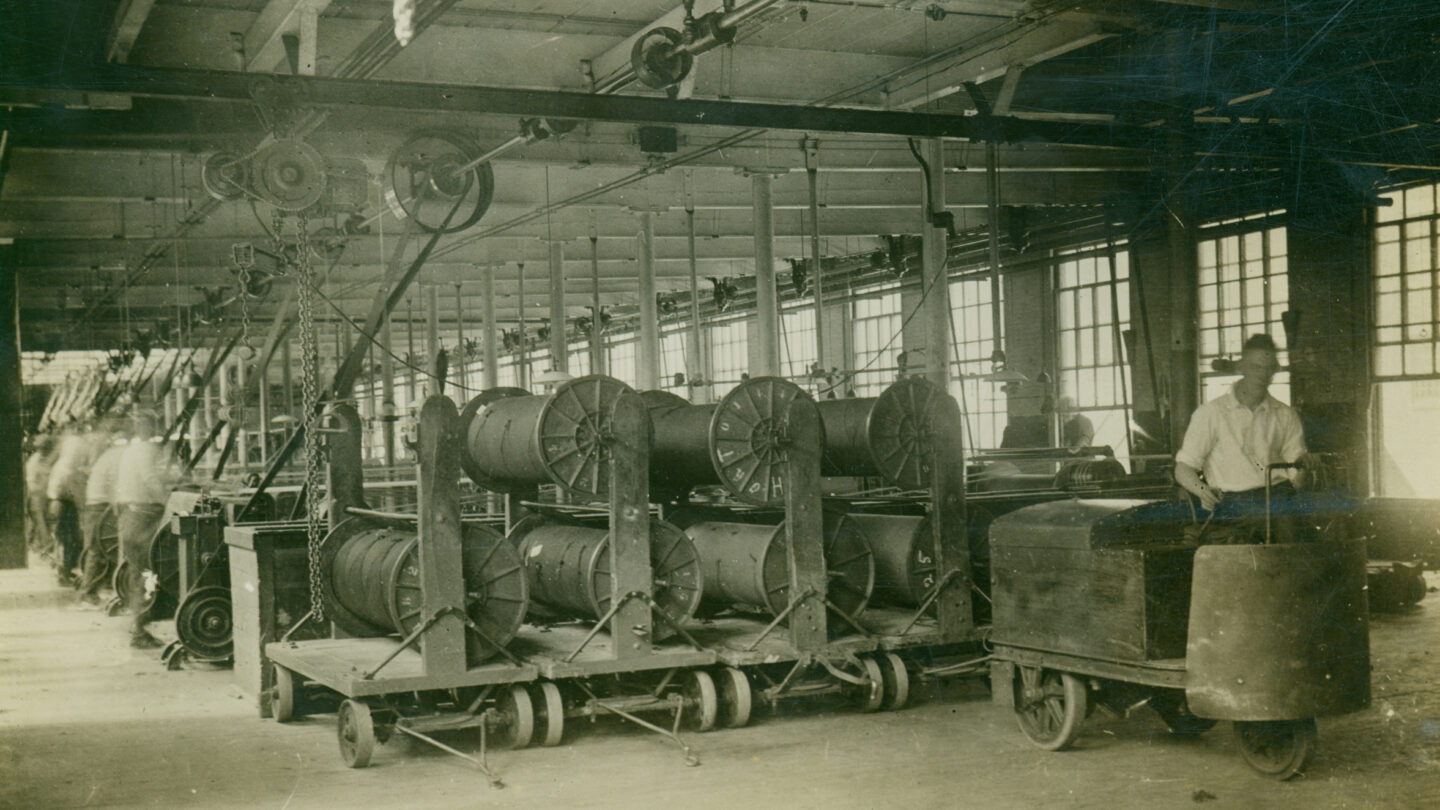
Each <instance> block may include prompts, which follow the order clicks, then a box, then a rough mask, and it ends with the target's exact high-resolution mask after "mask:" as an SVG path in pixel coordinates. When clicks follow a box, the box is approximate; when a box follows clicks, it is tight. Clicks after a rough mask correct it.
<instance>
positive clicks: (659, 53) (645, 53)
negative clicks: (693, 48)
mask: <svg viewBox="0 0 1440 810" xmlns="http://www.w3.org/2000/svg"><path fill="white" fill-rule="evenodd" d="M684 41H685V35H684V34H681V33H680V32H679V31H676V30H675V29H674V28H666V27H664V26H661V27H659V28H652V29H650V30H649V31H646V32H645V33H643V34H641V35H640V37H639V39H636V40H635V45H634V47H632V48H631V49H630V67H632V68H634V70H635V78H637V79H639V80H640V81H641V82H643V83H644V84H646V85H648V86H650V87H653V88H655V89H657V90H664V89H665V88H667V87H670V86H671V85H674V84H678V83H679V82H680V81H681V80H682V79H684V78H685V77H686V76H687V75H688V74H689V73H690V68H691V67H692V66H694V64H695V57H694V56H692V55H691V54H690V53H688V52H686V51H683V50H680V46H681V45H682V44H683V43H684Z"/></svg>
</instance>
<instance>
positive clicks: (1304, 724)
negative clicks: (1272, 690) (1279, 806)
mask: <svg viewBox="0 0 1440 810" xmlns="http://www.w3.org/2000/svg"><path fill="white" fill-rule="evenodd" d="M1235 739H1236V741H1237V742H1239V744H1240V756H1242V757H1244V758H1245V763H1246V764H1247V765H1249V766H1250V767H1252V768H1254V769H1255V770H1257V771H1259V772H1260V773H1262V774H1265V775H1266V776H1269V777H1271V778H1273V779H1279V780H1282V781H1283V780H1286V779H1289V778H1291V777H1292V776H1295V775H1297V774H1299V773H1301V772H1302V771H1304V770H1305V765H1306V764H1307V763H1308V762H1309V761H1310V755H1311V754H1313V753H1315V746H1316V743H1317V742H1318V737H1317V735H1316V732H1315V719H1314V718H1313V717H1312V718H1307V719H1305V720H1275V721H1265V722H1247V721H1238V720H1237V721H1236V722H1235Z"/></svg>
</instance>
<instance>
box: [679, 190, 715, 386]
mask: <svg viewBox="0 0 1440 810" xmlns="http://www.w3.org/2000/svg"><path fill="white" fill-rule="evenodd" d="M685 206H686V207H685V225H686V242H687V244H688V246H689V256H690V340H689V344H690V345H689V351H688V352H686V357H685V365H686V367H687V368H688V369H689V371H690V396H689V397H688V399H690V400H691V401H693V402H709V401H710V383H709V382H708V381H707V382H705V383H704V384H701V383H700V381H701V380H704V379H705V375H706V371H705V369H707V368H709V367H710V366H709V364H708V363H706V362H705V325H704V323H703V322H702V321H701V319H700V268H699V266H698V262H697V261H696V256H695V203H694V200H693V199H691V198H689V197H687V198H686V200H685Z"/></svg>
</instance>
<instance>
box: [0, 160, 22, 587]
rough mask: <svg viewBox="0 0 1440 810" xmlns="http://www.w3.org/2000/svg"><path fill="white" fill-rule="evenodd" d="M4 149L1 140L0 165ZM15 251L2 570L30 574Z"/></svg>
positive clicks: (2, 300) (3, 341) (7, 248)
mask: <svg viewBox="0 0 1440 810" xmlns="http://www.w3.org/2000/svg"><path fill="white" fill-rule="evenodd" d="M3 161H4V143H3V138H0V165H3ZM14 251H15V247H14V245H13V244H11V243H10V242H9V241H8V240H7V241H6V242H5V244H0V568H24V567H25V566H26V565H27V561H26V555H27V552H26V546H25V459H24V457H23V455H22V452H21V445H22V435H23V431H24V430H25V419H24V418H23V417H22V414H21V408H22V407H23V403H24V396H23V392H24V390H25V389H24V383H25V381H24V380H23V379H22V378H21V375H20V275H19V272H18V271H17V270H16V269H15V263H14V255H15V254H14Z"/></svg>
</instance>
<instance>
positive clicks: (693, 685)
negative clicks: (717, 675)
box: [682, 669, 720, 731]
mask: <svg viewBox="0 0 1440 810" xmlns="http://www.w3.org/2000/svg"><path fill="white" fill-rule="evenodd" d="M682 694H684V696H685V727H686V728H688V729H690V730H691V731H709V730H710V729H712V728H714V727H715V716H716V715H717V714H719V712H720V703H719V699H718V697H717V696H716V694H715V679H714V678H711V677H710V673H708V672H706V671H704V670H700V669H692V670H690V671H689V672H687V673H685V688H684V690H683V691H682Z"/></svg>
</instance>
